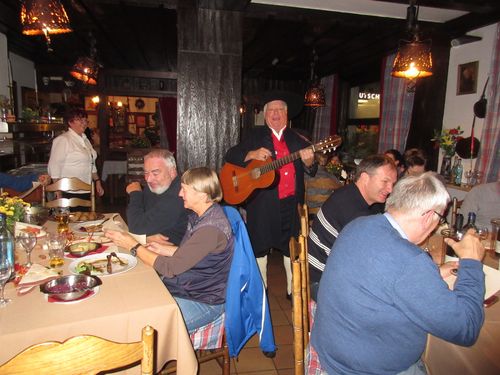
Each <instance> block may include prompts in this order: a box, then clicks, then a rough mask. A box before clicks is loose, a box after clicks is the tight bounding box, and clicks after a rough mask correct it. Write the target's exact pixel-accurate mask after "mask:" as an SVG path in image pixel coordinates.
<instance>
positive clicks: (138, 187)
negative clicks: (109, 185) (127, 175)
mask: <svg viewBox="0 0 500 375" xmlns="http://www.w3.org/2000/svg"><path fill="white" fill-rule="evenodd" d="M125 191H126V192H127V194H130V193H132V192H133V191H142V187H141V184H140V183H139V182H137V181H134V182H131V183H130V184H128V185H127V187H126V189H125Z"/></svg>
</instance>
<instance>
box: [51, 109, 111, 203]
mask: <svg viewBox="0 0 500 375" xmlns="http://www.w3.org/2000/svg"><path fill="white" fill-rule="evenodd" d="M65 120H66V122H67V124H68V131H67V132H65V133H63V134H61V135H60V136H58V137H57V138H55V139H54V141H53V142H52V149H51V150H50V159H49V165H48V172H49V175H50V176H51V177H52V179H53V180H54V181H56V180H58V179H60V178H62V177H77V178H79V179H80V180H82V181H83V182H86V183H87V184H90V183H91V182H92V180H94V182H95V188H96V193H97V195H99V196H102V195H103V194H104V189H103V187H102V184H101V180H100V178H99V175H98V174H97V168H96V165H95V159H96V158H97V152H96V151H95V150H94V148H93V147H92V145H91V143H90V142H89V140H88V138H87V136H86V135H85V133H84V132H85V129H86V128H87V113H86V112H85V111H84V110H83V109H82V108H70V109H69V110H68V111H67V112H66V115H65ZM58 193H60V192H58ZM64 195H65V196H66V195H68V194H64ZM57 197H58V198H60V197H62V195H61V194H57ZM84 199H85V198H84Z"/></svg>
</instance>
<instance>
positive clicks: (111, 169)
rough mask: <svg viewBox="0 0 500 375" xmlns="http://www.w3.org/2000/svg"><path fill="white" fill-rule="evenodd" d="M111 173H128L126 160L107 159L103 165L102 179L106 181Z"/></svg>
mask: <svg viewBox="0 0 500 375" xmlns="http://www.w3.org/2000/svg"><path fill="white" fill-rule="evenodd" d="M110 174H121V175H123V174H127V161H126V160H106V161H105V162H104V163H103V165H102V174H101V179H102V180H103V181H106V179H107V178H108V175H110Z"/></svg>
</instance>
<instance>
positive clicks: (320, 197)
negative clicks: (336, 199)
mask: <svg viewBox="0 0 500 375" xmlns="http://www.w3.org/2000/svg"><path fill="white" fill-rule="evenodd" d="M340 187H342V184H340V183H339V182H337V181H336V180H335V179H333V178H328V177H318V178H314V177H313V178H307V179H306V180H305V198H306V199H305V200H306V204H307V205H308V207H309V213H310V214H316V213H318V211H319V209H320V207H321V205H322V204H323V202H324V201H326V200H327V199H328V197H329V196H330V195H331V194H332V192H333V191H334V190H335V189H338V188H340Z"/></svg>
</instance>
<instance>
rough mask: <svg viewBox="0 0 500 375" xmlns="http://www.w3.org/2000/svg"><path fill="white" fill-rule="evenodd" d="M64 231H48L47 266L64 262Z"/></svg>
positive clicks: (57, 265)
mask: <svg viewBox="0 0 500 375" xmlns="http://www.w3.org/2000/svg"><path fill="white" fill-rule="evenodd" d="M66 240H67V239H66V235H65V234H64V233H49V235H48V242H47V245H48V247H49V259H50V260H49V266H50V267H51V268H56V267H61V266H62V265H63V264H64V247H65V246H66Z"/></svg>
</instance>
